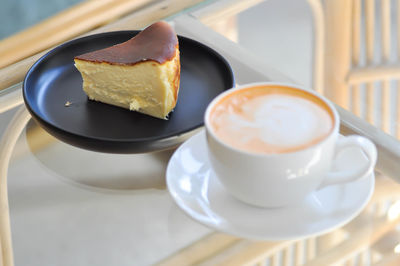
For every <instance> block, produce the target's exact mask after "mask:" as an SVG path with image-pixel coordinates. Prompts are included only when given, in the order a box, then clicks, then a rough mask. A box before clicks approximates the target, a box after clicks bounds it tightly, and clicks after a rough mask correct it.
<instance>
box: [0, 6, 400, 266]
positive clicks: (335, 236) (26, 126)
mask: <svg viewBox="0 0 400 266" xmlns="http://www.w3.org/2000/svg"><path fill="white" fill-rule="evenodd" d="M318 2H319V1H312V0H309V1H308V2H306V1H296V2H294V1H290V0H284V1H282V0H279V1H278V0H270V1H259V0H258V1H255V0H254V1H253V0H252V1H227V0H221V1H205V2H203V3H201V4H199V5H197V6H194V7H192V8H190V9H186V10H183V11H180V12H178V13H176V14H174V15H173V16H169V17H166V18H163V17H162V18H163V19H166V20H167V21H169V22H170V23H171V25H173V26H174V27H175V30H176V31H177V33H178V34H181V35H184V36H188V37H191V38H193V39H196V40H198V41H200V42H202V43H205V44H206V45H209V46H210V47H212V48H214V49H215V50H217V51H218V52H220V53H221V54H222V55H223V56H224V57H225V58H226V59H227V60H228V62H229V63H230V64H231V66H232V68H233V71H234V73H235V80H236V82H237V84H245V83H249V82H256V81H267V80H273V81H289V82H292V83H299V84H303V85H305V86H307V87H310V88H312V87H314V88H315V85H316V84H319V83H318V82H320V81H319V80H318V75H319V71H316V70H315V67H318V64H319V63H318V58H320V57H318V54H319V56H324V55H325V54H324V53H319V52H318V51H320V50H319V49H320V48H321V47H320V46H318V36H319V35H318V32H319V31H318V27H316V26H315V22H316V21H317V22H319V23H323V21H325V20H318V19H316V18H318V17H319V16H320V15H321V14H320V13H319V11H321V9H322V6H321V5H319V4H318ZM331 2H333V1H327V4H326V8H328V7H329V8H331V9H332V10H335V9H334V8H333V4H331ZM354 2H358V1H354ZM331 5H332V6H331ZM342 5H343V6H342V8H344V10H347V9H351V10H352V12H353V13H352V14H353V15H350V20H352V19H354V17H356V15H357V14H358V13H357V12H356V11H357V10H361V9H360V8H359V9H357V7H358V6H357V5H356V4H355V6H353V5H351V7H349V6H348V5H346V4H343V3H342ZM362 7H363V8H364V2H363V5H362ZM366 7H367V8H368V4H366ZM346 8H347V9H346ZM385 8H386V6H383V7H380V9H382V10H385ZM331 9H330V10H331ZM339 10H340V8H339ZM362 10H363V9H362ZM349 12H350V11H349ZM374 12H375V11H374ZM376 13H378V12H376ZM324 14H325V15H326V16H328V17H329V16H332V17H334V16H335V14H334V13H330V11H327V10H325V13H324ZM354 14H356V15H354ZM332 17H330V18H332ZM319 18H320V17H319ZM379 18H380V17H379ZM320 19H321V18H320ZM342 20H345V19H344V18H342ZM126 21H128V20H126ZM335 21H336V20H335ZM325 23H326V24H327V26H330V24H329V22H327V21H325ZM349 23H350V22H349ZM127 27H132V25H131V24H129V23H128V22H127V23H126V25H123V26H121V29H122V28H123V29H125V28H127ZM363 34H365V33H363ZM367 35H368V34H367ZM333 37H335V36H333ZM333 37H332V39H330V40H331V41H334V40H333ZM336 37H337V36H336ZM337 38H339V37H337ZM349 43H350V41H349ZM353 46H354V45H353ZM353 46H352V45H350V47H353ZM392 46H393V45H392ZM368 47H369V46H368V44H366V45H365V47H364V48H362V49H361V51H364V50H365V51H367V50H368V49H369V48H368ZM325 48H326V49H328V48H329V47H325ZM353 48H354V47H353ZM376 49H377V48H376ZM325 51H328V52H329V50H325ZM350 54H354V50H352V52H351V53H350ZM336 56H337V57H338V58H340V57H341V56H340V55H338V54H337V55H336ZM324 58H325V57H324ZM347 59H348V60H350V61H352V60H353V61H352V62H353V65H352V64H350V66H349V67H347V68H346V71H350V70H351V66H354V64H355V62H356V61H357V60H356V59H355V58H354V57H353V58H352V57H351V56H349V57H348V58H347ZM347 59H346V58H345V59H343V60H344V61H345V60H347ZM363 60H364V62H367V59H365V58H364V59H361V61H360V62H361V63H362V62H363ZM360 62H356V63H357V65H356V66H357V68H356V70H357V71H358V70H359V69H360V68H361V67H362V66H363V65H362V64H361V63H360ZM342 65H343V64H342ZM367 66H368V64H367ZM350 72H351V71H350ZM357 73H358V72H357ZM357 73H356V74H357ZM0 74H1V73H0ZM325 77H326V75H325ZM356 77H357V76H356ZM327 78H329V75H328V77H327ZM371 82H375V81H371V79H367V81H365V82H364V83H365V84H364V83H357V84H355V83H351V84H350V85H348V86H347V87H346V88H347V91H346V93H347V94H348V97H345V101H344V102H346V103H347V102H348V103H349V104H343V101H342V98H335V97H336V96H337V95H336V94H335V95H333V94H332V93H330V92H329V91H327V90H324V91H322V93H324V94H325V95H327V96H328V97H329V98H330V99H331V100H333V101H334V102H336V103H338V104H340V105H341V106H343V107H344V108H346V109H348V110H350V111H352V112H353V113H356V114H357V115H358V116H359V117H360V118H361V119H360V118H357V117H356V116H354V115H352V114H350V112H348V111H345V110H344V109H341V108H340V107H338V110H340V114H341V115H342V114H344V115H343V116H342V119H343V121H342V125H343V128H342V130H341V133H342V134H344V135H347V134H350V133H351V134H354V133H356V134H362V135H366V136H367V137H369V138H371V139H372V140H373V141H374V142H375V144H376V145H377V147H378V152H379V155H378V156H379V159H378V164H377V169H376V170H377V171H376V172H375V192H374V194H373V196H372V198H371V199H370V200H369V203H368V205H367V206H366V207H365V208H364V210H363V211H362V212H361V213H360V214H359V215H358V216H357V217H355V218H354V219H353V220H352V221H350V222H349V223H347V224H345V225H344V226H340V227H338V228H335V229H334V230H332V231H329V232H327V233H324V234H322V235H317V236H315V235H313V236H311V237H307V238H304V239H293V240H287V241H254V240H250V239H242V238H238V237H235V236H232V235H229V234H224V233H222V232H218V231H215V230H213V229H212V228H208V227H206V226H204V225H202V224H200V223H198V222H197V221H195V220H193V219H192V218H190V217H189V215H187V214H186V213H185V212H183V211H182V210H181V209H180V208H179V207H178V206H177V205H176V204H175V203H174V201H173V199H172V197H171V196H170V194H169V192H168V189H167V187H166V180H165V175H166V168H167V164H168V162H169V160H170V158H171V156H172V154H173V153H174V152H175V149H171V150H167V151H160V152H154V153H147V154H132V155H119V154H106V153H98V152H92V151H87V150H83V149H80V148H76V147H73V146H71V145H68V144H65V143H63V142H61V141H59V140H57V139H55V138H54V137H53V136H51V135H49V134H48V133H47V132H45V131H44V130H43V129H42V128H40V127H39V126H38V125H37V124H36V123H35V122H34V121H33V120H31V119H29V115H28V113H27V112H26V110H24V109H23V107H21V106H18V107H15V108H12V109H11V110H9V111H7V112H3V113H1V114H0V130H1V131H0V132H2V133H1V134H2V135H3V137H7V136H9V137H10V138H11V139H12V138H13V137H18V136H16V135H15V134H14V135H13V134H9V135H8V133H9V132H11V133H12V132H13V130H14V132H17V131H18V129H17V127H18V126H15V128H14V129H13V128H11V129H10V128H9V129H8V130H6V128H7V127H10V126H12V125H14V124H15V123H16V121H20V123H19V124H20V128H21V131H22V133H21V134H20V135H19V137H18V140H17V141H16V144H15V146H13V147H11V154H12V155H11V159H10V162H9V164H8V173H7V172H6V173H7V182H8V198H9V209H10V221H11V232H12V248H13V254H14V255H13V256H14V261H15V265H115V264H117V265H155V264H160V265H198V264H200V265H332V264H336V265H398V264H399V263H400V255H399V253H400V234H399V222H400V185H399V184H398V183H397V182H396V181H395V180H398V178H399V176H398V174H397V175H396V173H398V172H397V168H396V167H397V160H398V158H400V156H399V155H400V154H399V153H400V148H399V147H400V143H399V142H398V141H397V140H396V139H395V138H393V137H391V136H390V135H388V134H385V133H383V131H381V130H380V129H378V128H377V127H380V128H382V125H383V123H380V122H379V121H380V119H379V118H380V115H381V113H382V112H381V109H382V108H381V106H382V104H377V106H378V107H376V108H377V109H378V111H376V117H377V118H376V119H375V120H374V121H373V120H368V119H369V118H368V117H367V113H368V112H367V111H365V110H367V109H368V108H375V107H373V106H370V105H368V104H369V103H368V99H370V98H369V97H370V96H368V95H369V94H368V86H370V85H368V84H370V83H371ZM392 83H393V82H392ZM19 86H21V85H19ZM385 86H386V85H382V87H381V85H379V86H377V87H376V88H375V90H376V91H375V94H376V95H377V98H379V101H381V99H382V101H383V99H384V98H385V97H387V96H385V95H386V94H383V96H382V95H381V94H379V91H380V90H382V91H389V92H392V91H393V98H394V97H395V96H397V91H396V88H395V84H394V83H393V85H392V87H393V88H392V87H391V88H390V89H389V90H385V88H384V87H385ZM356 87H357V88H359V89H358V91H357V89H354V88H356ZM18 89H19V87H18V85H17V86H16V87H15V88H14V89H13V90H14V91H17V90H18ZM357 92H358V93H359V94H357ZM347 94H346V95H347ZM357 95H358V96H360V95H361V96H360V99H359V101H363V102H365V104H364V103H363V104H361V105H363V106H364V107H363V108H364V109H365V110H364V109H363V111H362V112H358V113H357V112H355V111H354V110H355V107H354V106H357V105H356V104H354V103H355V102H356V100H354V99H356V96H357ZM1 97H4V95H1V94H0V98H1ZM16 97H17V96H16ZM337 99H339V100H337ZM0 100H1V99H0ZM0 104H1V102H0ZM0 107H1V106H0ZM391 108H392V109H390V110H389V111H388V112H389V113H390V112H392V113H394V114H395V113H396V106H395V104H393V106H392V107H391ZM0 109H1V108H0ZM385 112H387V110H386V111H385ZM14 115H16V116H15V117H14V119H13V118H12V117H13V116H14ZM393 117H395V118H396V115H393ZM395 118H394V119H392V120H390V121H389V123H391V124H392V125H393V127H391V128H393V129H391V131H390V130H386V132H388V133H390V134H391V135H396V130H395V125H397V122H396V119H395ZM364 120H367V121H368V122H369V124H367V123H365V121H364ZM26 121H28V122H27V123H25V122H26ZM376 121H378V122H379V123H377V122H376ZM371 123H372V124H374V125H375V126H372V125H371ZM383 129H385V128H383ZM386 129H387V128H386ZM2 143H3V144H4V145H5V144H6V143H4V142H2ZM1 148H2V149H3V151H2V152H3V153H0V155H2V156H3V154H5V153H4V150H6V149H8V148H7V147H6V145H5V146H3V147H1ZM1 148H0V149H1ZM0 158H6V156H5V155H4V157H0ZM1 173H2V172H0V174H1ZM3 191H4V190H3ZM354 193H356V192H354ZM293 222H296V221H293ZM0 258H1V257H0ZM0 265H1V263H0Z"/></svg>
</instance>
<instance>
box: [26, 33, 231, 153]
mask: <svg viewBox="0 0 400 266" xmlns="http://www.w3.org/2000/svg"><path fill="white" fill-rule="evenodd" d="M138 32H139V31H118V32H108V33H102V34H96V35H91V36H87V37H83V38H80V39H76V40H72V41H70V42H67V43H65V44H62V45H60V46H58V47H57V48H55V49H53V50H51V51H50V52H49V53H47V54H46V55H44V56H43V57H42V58H40V59H39V60H38V61H37V62H36V63H35V64H34V65H33V66H32V68H31V69H30V70H29V71H28V73H27V75H26V77H25V80H24V85H23V95H24V100H25V105H26V106H27V108H28V110H29V112H30V113H31V115H32V117H33V118H34V119H35V120H36V121H37V122H38V123H39V125H40V126H42V127H43V128H44V129H45V130H46V131H47V132H49V133H50V134H51V135H53V136H55V137H56V138H58V139H60V140H62V141H64V142H67V143H69V144H71V145H74V146H77V147H80V148H84V149H89V150H94V151H101V152H110V153H144V152H150V151H157V150H162V149H166V148H171V147H174V146H176V145H178V144H179V143H181V142H182V141H183V140H184V139H185V138H186V137H187V135H188V134H190V133H191V132H193V130H195V129H197V128H199V127H201V126H202V125H203V115H204V112H205V109H206V107H207V105H208V103H209V102H210V101H211V100H212V99H213V98H214V97H215V96H217V95H218V94H219V93H221V92H223V91H224V90H227V89H230V88H232V87H233V86H234V78H233V73H232V70H231V68H230V66H229V64H228V62H227V61H226V60H225V59H224V58H223V57H222V56H221V55H219V54H218V53H217V52H215V51H214V50H212V49H211V48H209V47H207V46H205V45H203V44H201V43H199V42H197V41H194V40H191V39H189V38H186V37H181V36H178V39H179V49H180V56H181V81H180V90H179V96H178V103H177V105H176V107H175V110H174V111H173V112H172V113H170V115H169V120H161V119H157V118H153V117H151V116H147V115H144V114H140V113H137V112H132V111H129V110H126V109H123V108H119V107H115V106H112V105H107V104H103V103H100V102H94V101H91V100H89V99H88V98H87V96H86V94H85V93H84V92H83V90H82V78H81V75H80V73H79V72H78V70H77V69H76V68H75V67H74V61H73V59H74V56H76V55H80V54H83V53H86V52H89V51H94V50H98V49H101V48H105V47H108V46H111V45H114V44H117V43H121V42H124V41H126V40H128V39H130V38H132V37H133V36H134V35H136V34H137V33H138ZM67 101H69V102H71V105H70V106H68V107H67V106H65V103H66V102H67Z"/></svg>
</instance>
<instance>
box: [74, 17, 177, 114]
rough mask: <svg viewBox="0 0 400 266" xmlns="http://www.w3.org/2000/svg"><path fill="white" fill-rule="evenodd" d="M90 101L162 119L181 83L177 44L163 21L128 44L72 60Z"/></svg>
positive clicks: (173, 100) (174, 99)
mask: <svg viewBox="0 0 400 266" xmlns="http://www.w3.org/2000/svg"><path fill="white" fill-rule="evenodd" d="M75 66H76V67H77V69H78V70H79V71H80V73H81V75H82V78H83V90H84V91H85V93H86V94H87V95H88V97H89V99H91V100H96V101H100V102H103V103H107V104H112V105H116V106H119V107H123V108H127V109H129V110H134V111H138V112H141V113H144V114H147V115H151V116H154V117H157V118H162V119H165V118H166V117H167V115H168V114H169V113H170V112H171V110H172V109H173V108H174V107H175V105H176V102H177V98H178V92H179V81H180V58H179V45H178V39H177V37H176V34H175V33H174V31H173V29H172V28H171V27H170V26H169V24H168V23H166V22H157V23H155V24H152V25H151V26H149V27H148V28H146V29H145V30H143V31H142V32H141V33H139V34H138V35H137V36H135V37H134V38H132V39H130V40H128V41H127V42H124V43H121V44H118V45H114V46H112V47H109V48H105V49H102V50H98V51H95V52H91V53H87V54H83V55H80V56H77V57H75Z"/></svg>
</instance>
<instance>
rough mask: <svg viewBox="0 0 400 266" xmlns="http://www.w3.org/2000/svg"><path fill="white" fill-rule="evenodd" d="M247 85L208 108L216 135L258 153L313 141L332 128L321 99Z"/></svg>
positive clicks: (323, 135) (280, 150) (293, 146)
mask: <svg viewBox="0 0 400 266" xmlns="http://www.w3.org/2000/svg"><path fill="white" fill-rule="evenodd" d="M303 93H304V95H296V94H291V93H290V92H288V91H286V90H282V91H280V90H276V89H274V90H272V91H271V90H269V89H265V88H264V89H262V88H250V89H246V90H244V91H237V92H235V93H232V94H229V95H228V96H227V97H225V98H223V99H222V100H221V101H220V102H219V103H217V104H216V105H215V107H214V110H213V111H212V112H211V116H210V121H211V125H212V128H213V130H214V132H215V133H216V135H217V136H218V137H219V138H220V139H221V140H222V141H223V142H226V143H227V144H229V145H232V146H234V147H236V148H239V149H242V150H247V151H250V152H257V153H284V152H290V151H296V150H299V149H303V148H306V147H307V146H310V145H313V144H315V143H317V142H318V141H320V140H322V139H323V138H325V137H326V136H327V135H329V133H330V132H331V130H332V128H333V119H332V116H331V114H330V113H329V112H328V109H327V107H326V106H325V108H324V105H323V102H317V101H315V100H313V99H312V97H313V96H312V95H311V94H307V93H306V92H303Z"/></svg>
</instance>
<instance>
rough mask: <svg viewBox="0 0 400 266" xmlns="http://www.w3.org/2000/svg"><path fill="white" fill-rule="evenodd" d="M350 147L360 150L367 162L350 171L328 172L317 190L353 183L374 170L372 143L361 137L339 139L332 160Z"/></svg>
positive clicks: (352, 136) (374, 154)
mask: <svg viewBox="0 0 400 266" xmlns="http://www.w3.org/2000/svg"><path fill="white" fill-rule="evenodd" d="M351 147H359V148H361V150H362V151H363V152H364V153H365V155H366V156H367V158H368V162H367V163H366V164H364V165H362V166H361V167H359V168H357V169H354V170H352V171H337V172H336V171H335V172H328V174H327V175H326V177H325V179H324V181H323V182H322V184H321V186H320V187H319V189H321V188H324V187H326V186H330V185H335V184H341V183H347V182H351V181H355V180H357V179H360V178H363V177H365V176H367V175H369V174H370V173H371V172H372V171H373V170H374V167H375V163H376V159H377V151H376V147H375V145H374V143H372V141H370V140H369V139H367V138H364V137H362V136H357V135H351V136H346V137H343V138H339V139H338V141H337V143H336V149H335V154H334V159H335V158H336V157H337V155H338V154H339V153H340V152H341V151H343V150H344V149H347V148H351Z"/></svg>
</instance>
